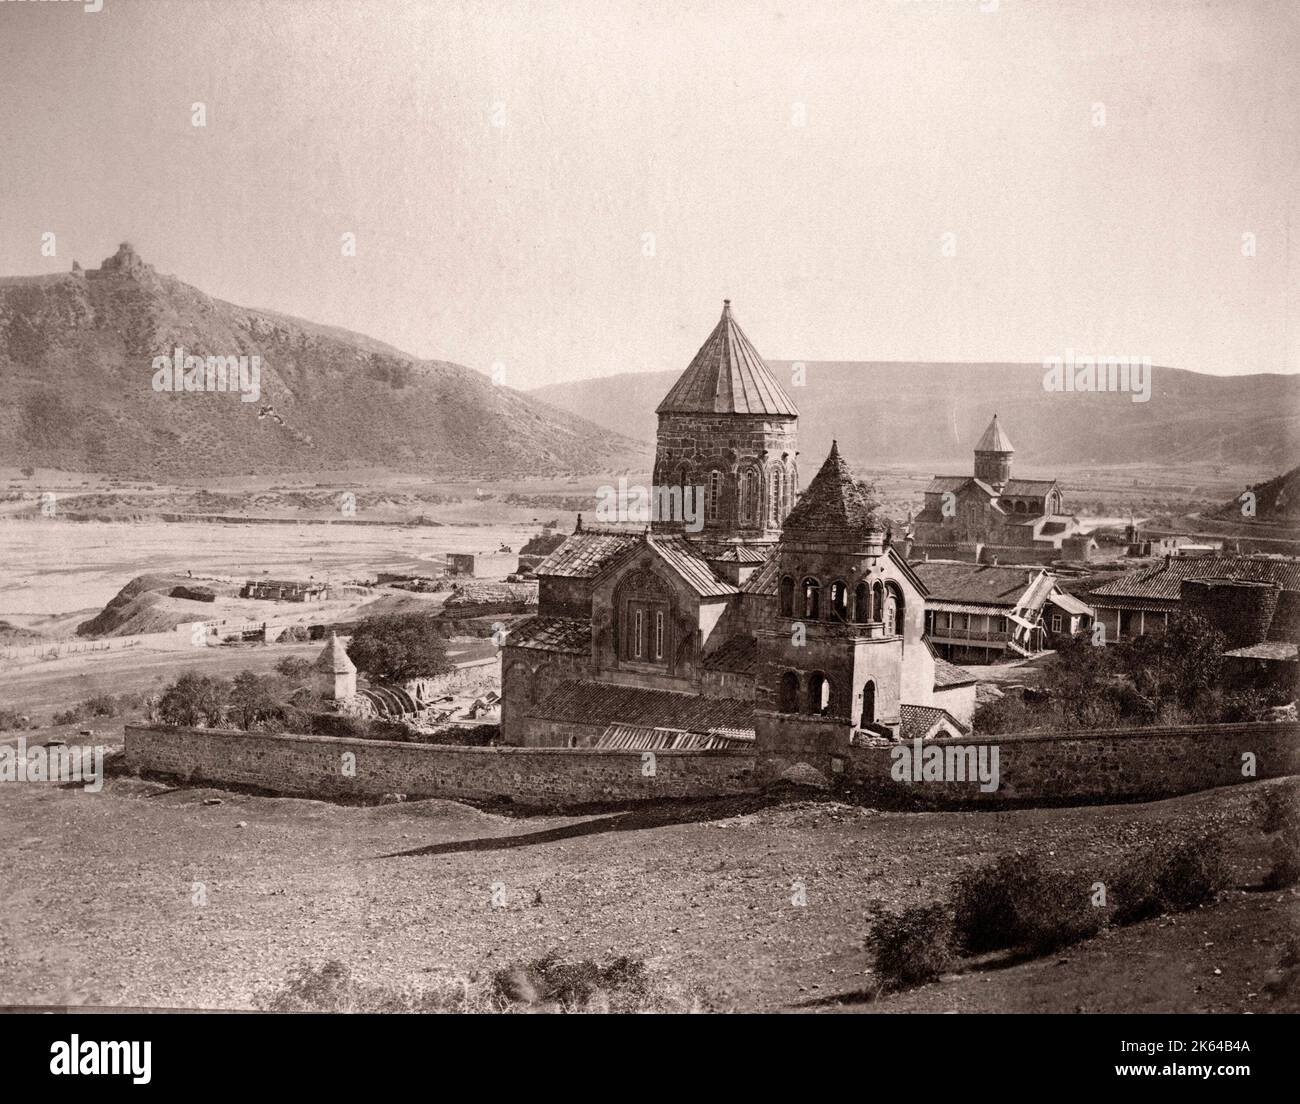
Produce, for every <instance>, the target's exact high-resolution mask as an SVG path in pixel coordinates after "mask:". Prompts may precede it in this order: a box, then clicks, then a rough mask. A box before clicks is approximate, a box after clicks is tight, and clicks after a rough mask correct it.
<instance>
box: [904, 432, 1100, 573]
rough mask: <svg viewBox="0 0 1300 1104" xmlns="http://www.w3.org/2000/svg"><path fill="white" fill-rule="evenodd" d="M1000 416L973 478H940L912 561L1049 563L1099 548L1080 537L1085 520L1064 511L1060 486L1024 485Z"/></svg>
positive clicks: (920, 521) (1051, 482)
mask: <svg viewBox="0 0 1300 1104" xmlns="http://www.w3.org/2000/svg"><path fill="white" fill-rule="evenodd" d="M1015 451H1016V450H1015V448H1014V447H1013V446H1012V444H1011V440H1010V438H1009V437H1007V434H1006V431H1005V430H1004V429H1003V428H1002V426H1001V425H1000V424H999V422H998V416H997V415H996V414H994V415H993V421H991V422H990V423H989V427H988V429H986V430H985V431H984V436H983V437H981V438H980V439H979V442H978V443H977V444H976V445H975V470H974V473H973V474H972V475H936V476H935V477H934V478H933V479H932V480H931V481H930V484H929V486H928V487H926V489H925V504H924V506H923V507H922V509H921V512H920V513H919V514H918V515H917V516H916V518H915V519H914V521H913V525H912V544H911V548H910V551H909V555H910V557H911V559H912V560H913V562H915V561H917V560H922V559H945V560H968V561H971V562H974V563H999V562H1000V563H1047V562H1050V561H1051V560H1057V559H1067V560H1086V559H1088V558H1089V557H1090V556H1091V554H1092V553H1093V552H1094V551H1095V550H1096V543H1095V542H1094V541H1092V540H1091V539H1090V538H1089V537H1086V536H1083V535H1081V534H1080V532H1079V519H1078V518H1077V517H1075V516H1074V515H1073V514H1067V513H1066V512H1065V495H1064V492H1063V491H1062V489H1061V485H1060V484H1059V483H1058V482H1057V481H1056V480H1055V479H1017V478H1014V477H1013V476H1012V474H1011V457H1012V455H1013V454H1014V453H1015Z"/></svg>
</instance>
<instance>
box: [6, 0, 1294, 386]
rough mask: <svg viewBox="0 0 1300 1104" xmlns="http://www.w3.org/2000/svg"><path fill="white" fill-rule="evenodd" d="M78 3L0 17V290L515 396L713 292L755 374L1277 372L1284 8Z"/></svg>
mask: <svg viewBox="0 0 1300 1104" xmlns="http://www.w3.org/2000/svg"><path fill="white" fill-rule="evenodd" d="M94 4H95V0H91V6H92V7H93V6H94ZM102 4H103V7H102V10H100V11H87V10H85V9H84V6H83V4H82V3H74V2H66V0H65V2H62V3H59V2H50V3H36V2H35V0H30V2H3V0H0V104H2V105H3V106H2V107H0V276H13V275H30V274H36V273H43V272H58V271H66V270H67V269H68V268H70V267H71V264H72V262H73V260H77V261H79V262H80V263H81V264H82V265H83V266H86V267H91V266H96V265H98V264H99V263H100V262H101V261H102V259H103V258H104V257H107V256H108V255H110V254H111V253H112V252H113V251H114V250H115V248H116V247H117V244H118V243H119V242H121V241H130V242H131V243H132V244H133V245H134V246H135V248H136V250H137V251H138V252H139V253H140V255H141V256H142V257H143V258H144V260H145V261H146V262H148V263H150V264H153V265H154V266H155V267H156V268H157V269H158V271H159V272H164V273H169V274H173V275H175V276H177V277H179V278H180V279H182V280H185V281H186V282H188V283H191V284H194V285H195V286H197V287H199V288H200V289H202V290H203V291H205V292H207V293H208V294H210V295H214V296H217V297H218V298H221V299H226V300H229V301H232V302H235V303H238V304H241V305H245V306H252V307H262V308H267V309H271V310H277V311H282V312H286V313H289V314H294V315H298V316H300V317H303V318H307V319H311V320H313V321H317V322H323V323H327V324H330V325H335V326H341V327H344V328H347V329H350V330H355V331H357V332H360V333H364V334H367V335H369V336H371V337H374V338H378V339H380V340H382V341H386V342H388V343H390V344H392V345H395V346H397V347H398V348H400V349H403V350H405V351H407V352H409V353H412V354H414V355H416V356H419V357H424V358H436V359H443V360H452V361H456V362H459V363H462V364H466V365H469V366H471V367H473V368H477V369H479V370H482V371H485V372H486V371H491V370H492V369H493V367H494V366H498V367H497V372H498V373H499V374H500V378H501V379H503V381H504V382H506V383H507V384H509V385H510V386H513V387H518V388H524V389H527V388H531V387H536V386H541V385H543V384H546V383H552V382H559V381H564V380H573V379H580V378H585V377H591V376H602V375H607V374H610V373H615V372H628V371H647V370H663V369H682V368H684V367H685V366H686V364H687V363H688V362H689V360H690V358H691V356H692V355H693V354H694V352H695V350H696V349H697V348H698V347H699V345H700V344H701V343H702V342H703V340H704V339H705V337H706V336H707V335H708V333H709V331H710V330H711V329H712V327H713V325H714V324H715V323H716V321H717V317H718V314H719V312H720V309H721V302H722V300H723V299H724V298H730V299H731V300H732V302H733V310H734V312H735V316H736V318H737V320H738V321H739V322H740V324H741V326H742V327H743V328H744V329H745V331H746V333H747V334H748V335H749V337H750V339H751V340H752V341H753V342H754V343H755V345H756V346H757V348H758V349H759V351H760V352H761V353H763V354H764V355H765V356H766V357H768V358H769V359H773V360H780V359H785V360H800V359H802V360H810V361H815V360H958V361H960V360H973V361H989V360H1013V361H1031V362H1040V361H1042V360H1044V358H1047V357H1051V356H1063V355H1065V354H1066V352H1067V350H1073V351H1074V352H1075V353H1076V354H1084V353H1087V354H1093V355H1103V356H1105V355H1131V356H1139V357H1141V356H1149V357H1150V358H1151V359H1152V361H1153V362H1154V363H1156V364H1162V365H1173V366H1177V367H1182V368H1189V369H1192V370H1195V371H1201V372H1212V373H1221V374H1238V373H1250V372H1295V371H1298V370H1300V324H1298V318H1297V316H1298V315H1300V262H1298V259H1297V258H1298V256H1300V254H1298V252H1297V247H1296V245H1293V244H1292V239H1293V238H1294V237H1295V236H1296V234H1297V225H1296V223H1297V219H1296V211H1297V206H1298V205H1300V65H1298V64H1297V62H1296V59H1297V57H1300V3H1296V2H1295V0H1278V2H1251V0H1230V2H1224V0H1207V2H1194V0H1151V2H1147V0H1090V2H1078V3H1076V2H1064V0H1062V2H1057V0H1032V2H1030V0H887V2H872V0H864V2H858V3H830V2H822V3H807V4H804V3H777V4H771V3H742V2H741V0H730V2H716V3H715V2H703V0H692V2H683V0H664V2H661V3H656V4H653V5H650V4H645V3H632V2H623V0H599V2H593V3H585V2H579V0H566V2H564V3H506V2H500V3H458V2H454V0H452V2H438V3H432V2H428V3H426V2H410V3H400V2H397V0H353V2H336V0H269V2H252V0H220V2H205V0H183V2H172V0H102ZM195 105H202V107H201V115H200V109H199V108H197V107H196V106H195ZM200 117H201V120H202V122H203V123H204V124H205V125H202V126H196V125H195V122H196V121H198V120H199V119H200ZM48 234H53V235H54V238H53V242H54V250H55V254H54V256H45V255H43V252H42V246H43V244H44V246H45V249H46V250H48V248H49V245H48V242H49V240H50V239H48V238H47V237H45V235H48ZM345 235H352V236H353V238H351V239H349V238H347V237H345ZM353 240H354V241H355V249H354V250H352V249H350V248H349V244H348V243H349V241H353ZM353 253H354V254H355V255H352V254H353Z"/></svg>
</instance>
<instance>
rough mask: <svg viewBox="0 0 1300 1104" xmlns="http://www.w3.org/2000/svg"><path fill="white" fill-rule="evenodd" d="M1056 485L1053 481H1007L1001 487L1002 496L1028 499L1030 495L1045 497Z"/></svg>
mask: <svg viewBox="0 0 1300 1104" xmlns="http://www.w3.org/2000/svg"><path fill="white" fill-rule="evenodd" d="M1056 485H1057V481H1056V480H1055V479H1008V480H1007V481H1006V483H1004V484H1003V485H1002V494H1003V496H1006V495H1013V496H1015V495H1020V496H1023V497H1025V498H1028V497H1029V496H1031V495H1046V494H1047V492H1048V491H1050V490H1051V489H1052V488H1053V487H1055V486H1056Z"/></svg>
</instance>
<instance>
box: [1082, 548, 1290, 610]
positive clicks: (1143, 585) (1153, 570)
mask: <svg viewBox="0 0 1300 1104" xmlns="http://www.w3.org/2000/svg"><path fill="white" fill-rule="evenodd" d="M1209 578H1228V579H1240V580H1243V581H1246V582H1259V583H1267V582H1275V583H1280V584H1281V586H1282V589H1283V590H1290V591H1297V590H1300V560H1274V559H1268V558H1266V557H1257V556H1174V557H1171V558H1170V559H1169V560H1166V561H1164V562H1163V563H1159V564H1156V565H1155V566H1154V567H1148V568H1144V569H1143V570H1141V571H1132V572H1130V573H1129V574H1127V575H1125V576H1124V577H1123V578H1121V579H1115V580H1113V581H1112V582H1109V583H1104V584H1103V585H1101V586H1099V587H1097V588H1096V589H1095V590H1093V591H1092V592H1091V594H1090V597H1092V598H1094V599H1096V598H1112V597H1114V598H1149V599H1163V600H1165V601H1175V602H1176V601H1177V600H1178V591H1179V586H1180V585H1181V584H1182V581H1183V580H1184V579H1209ZM1094 604H1098V605H1105V604H1106V603H1104V602H1098V603H1094Z"/></svg>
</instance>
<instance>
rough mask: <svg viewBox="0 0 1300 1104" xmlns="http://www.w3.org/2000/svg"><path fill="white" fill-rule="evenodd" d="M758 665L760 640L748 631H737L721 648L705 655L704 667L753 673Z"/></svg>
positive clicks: (747, 673)
mask: <svg viewBox="0 0 1300 1104" xmlns="http://www.w3.org/2000/svg"><path fill="white" fill-rule="evenodd" d="M757 665H758V641H757V640H755V639H754V638H753V637H752V636H750V635H749V634H748V633H737V634H736V635H735V636H732V637H729V638H728V639H727V640H725V641H724V642H723V643H722V646H721V647H720V648H717V649H716V650H714V651H712V652H710V653H709V654H708V655H706V656H705V657H704V668H705V670H708V671H726V672H728V673H729V674H737V675H752V674H753V673H754V671H755V670H756V669H757Z"/></svg>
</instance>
